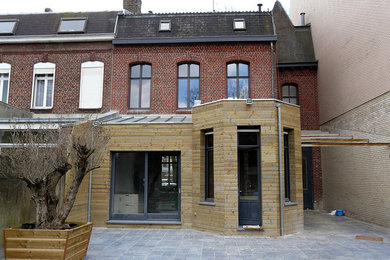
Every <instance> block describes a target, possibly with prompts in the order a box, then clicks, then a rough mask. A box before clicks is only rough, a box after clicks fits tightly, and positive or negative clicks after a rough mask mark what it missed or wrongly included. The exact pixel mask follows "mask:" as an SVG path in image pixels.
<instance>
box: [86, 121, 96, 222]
mask: <svg viewBox="0 0 390 260" xmlns="http://www.w3.org/2000/svg"><path fill="white" fill-rule="evenodd" d="M94 123H95V122H92V129H91V148H92V146H93V142H94V131H93V129H94V127H95V124H94ZM90 159H91V162H90V168H92V167H93V155H91V157H90ZM92 173H93V171H90V172H89V185H88V211H87V222H91V197H92Z"/></svg>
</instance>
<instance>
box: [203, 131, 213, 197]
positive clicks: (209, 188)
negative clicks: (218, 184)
mask: <svg viewBox="0 0 390 260" xmlns="http://www.w3.org/2000/svg"><path fill="white" fill-rule="evenodd" d="M204 136H205V200H206V201H214V133H213V131H212V130H210V131H206V132H205V133H204Z"/></svg>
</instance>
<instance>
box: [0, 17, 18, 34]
mask: <svg viewBox="0 0 390 260" xmlns="http://www.w3.org/2000/svg"><path fill="white" fill-rule="evenodd" d="M17 22H18V21H17V20H0V35H1V34H14V33H15V29H16V24H17Z"/></svg>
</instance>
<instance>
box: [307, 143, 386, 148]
mask: <svg viewBox="0 0 390 260" xmlns="http://www.w3.org/2000/svg"><path fill="white" fill-rule="evenodd" d="M326 146H390V143H352V142H351V143H346V142H344V143H323V142H321V143H320V142H318V143H305V142H302V147H326Z"/></svg>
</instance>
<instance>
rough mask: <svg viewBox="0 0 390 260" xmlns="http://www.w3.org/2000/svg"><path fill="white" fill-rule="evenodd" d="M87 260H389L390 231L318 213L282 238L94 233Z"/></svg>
mask: <svg viewBox="0 0 390 260" xmlns="http://www.w3.org/2000/svg"><path fill="white" fill-rule="evenodd" d="M356 235H367V236H380V237H383V238H384V242H374V241H364V240H356V239H355V236H356ZM0 256H1V257H0V259H3V258H2V257H3V250H2V249H1V248H0ZM86 259H87V260H95V259H97V260H100V259H104V260H106V259H137V260H138V259H145V260H146V259H163V260H164V259H169V260H171V259H174V260H199V259H201V260H203V259H213V260H217V259H228V260H250V259H256V260H257V259H390V229H387V228H383V227H380V226H376V225H372V224H368V223H364V222H361V221H357V220H354V219H351V218H348V217H336V216H330V215H329V214H326V213H321V212H318V211H306V212H305V230H304V231H303V232H300V233H297V234H293V235H287V236H284V237H278V238H270V237H256V236H222V235H218V234H212V233H208V232H201V231H197V230H187V229H108V228H94V229H93V232H92V237H91V241H90V246H89V249H88V255H87V258H86Z"/></svg>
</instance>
